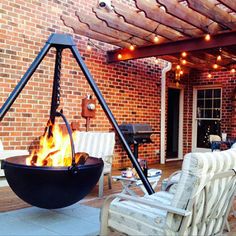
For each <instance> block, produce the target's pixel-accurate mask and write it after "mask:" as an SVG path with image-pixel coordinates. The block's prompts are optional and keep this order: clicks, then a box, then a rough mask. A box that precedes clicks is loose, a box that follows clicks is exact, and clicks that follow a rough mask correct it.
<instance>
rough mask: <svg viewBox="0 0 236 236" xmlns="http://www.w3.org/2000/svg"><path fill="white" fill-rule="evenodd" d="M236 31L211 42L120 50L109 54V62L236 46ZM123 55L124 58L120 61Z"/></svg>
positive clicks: (186, 41)
mask: <svg viewBox="0 0 236 236" xmlns="http://www.w3.org/2000/svg"><path fill="white" fill-rule="evenodd" d="M235 38H236V31H233V32H229V33H224V34H218V35H215V36H214V37H212V39H211V40H210V41H205V40H204V38H202V37H201V38H195V39H186V40H181V41H176V42H171V43H164V44H161V45H151V46H145V47H139V48H138V47H137V48H136V50H134V51H130V50H129V49H126V48H125V49H118V50H113V51H108V52H107V62H118V61H125V60H132V59H138V58H145V57H158V56H163V55H171V54H175V53H181V52H183V51H188V52H191V51H198V50H207V49H210V48H217V47H225V46H231V45H235ZM119 54H121V55H122V58H121V59H118V55H119Z"/></svg>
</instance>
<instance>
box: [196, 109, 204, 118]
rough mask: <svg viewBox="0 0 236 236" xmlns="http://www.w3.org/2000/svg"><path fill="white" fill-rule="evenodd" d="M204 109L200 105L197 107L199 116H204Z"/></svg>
mask: <svg viewBox="0 0 236 236" xmlns="http://www.w3.org/2000/svg"><path fill="white" fill-rule="evenodd" d="M204 117H205V116H204V109H202V108H200V107H198V108H197V118H204Z"/></svg>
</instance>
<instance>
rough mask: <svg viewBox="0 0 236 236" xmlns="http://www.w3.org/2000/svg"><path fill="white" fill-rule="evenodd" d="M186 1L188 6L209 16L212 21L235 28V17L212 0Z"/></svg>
mask: <svg viewBox="0 0 236 236" xmlns="http://www.w3.org/2000/svg"><path fill="white" fill-rule="evenodd" d="M187 2H188V5H189V7H190V8H192V9H193V10H195V11H197V12H199V13H201V14H203V15H205V16H206V17H209V18H210V19H212V20H213V21H215V22H218V23H219V24H221V25H223V26H225V27H228V28H230V29H235V28H236V17H235V16H233V15H230V14H228V13H227V12H225V11H224V10H223V9H221V8H219V7H218V6H216V5H215V4H213V3H212V2H209V1H208V0H197V1H196V0H187Z"/></svg>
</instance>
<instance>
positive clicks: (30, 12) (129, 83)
mask: <svg viewBox="0 0 236 236" xmlns="http://www.w3.org/2000/svg"><path fill="white" fill-rule="evenodd" d="M1 4H2V6H1V10H0V13H1V15H2V17H1V19H0V24H1V29H0V60H1V68H0V78H1V79H0V106H2V104H3V103H4V101H5V100H6V99H7V97H8V96H9V94H10V92H11V91H12V90H13V88H14V87H15V85H16V84H17V83H18V82H19V80H20V78H21V77H22V76H23V75H24V73H25V72H26V70H27V69H28V67H29V66H30V64H31V63H32V61H33V60H34V58H35V57H36V55H37V54H38V52H39V51H40V49H41V48H42V47H43V46H44V43H45V42H46V40H47V38H48V37H49V35H50V34H51V33H54V32H56V33H70V34H72V35H73V37H74V40H75V42H76V44H77V46H78V49H79V51H80V53H81V55H82V56H83V58H84V60H85V63H86V65H87V66H88V68H89V70H90V72H91V74H92V75H93V77H94V80H95V81H96V83H97V84H98V86H99V88H100V90H101V92H102V94H103V95H104V97H105V99H106V101H107V103H108V105H109V107H110V109H111V111H112V112H113V114H114V116H115V117H116V119H117V121H118V123H122V122H132V123H135V122H137V123H138V122H139V123H149V124H150V125H151V126H152V128H153V129H154V130H155V131H159V130H160V113H159V109H160V70H159V67H158V66H157V65H156V64H155V63H154V60H153V59H145V60H135V61H129V62H121V63H117V64H107V63H106V57H105V56H106V52H105V51H106V50H107V49H111V46H109V45H106V44H104V43H101V42H96V41H93V42H94V43H95V44H96V45H97V46H98V47H99V49H98V48H96V47H93V49H92V51H91V52H89V51H87V50H86V43H87V39H86V38H84V37H81V36H79V35H75V34H74V33H73V32H72V29H70V28H67V27H66V26H64V25H63V22H62V21H61V20H60V15H61V14H65V15H69V16H71V17H72V18H75V15H74V13H75V11H88V12H91V9H92V7H94V6H96V4H97V1H96V0H89V1H86V5H85V4H84V1H82V0H78V1H69V0H68V1H59V0H54V1H38V0H35V1H20V0H15V1H14V0H13V1H12V0H11V1H10V0H3V1H2V2H1ZM54 52H55V50H54V49H51V50H50V52H49V54H48V55H47V56H46V57H45V59H44V60H43V62H42V63H41V64H40V66H39V68H38V69H37V70H36V72H35V73H34V75H33V76H32V78H31V79H30V81H29V82H28V84H27V85H26V87H25V88H24V89H23V91H22V92H21V94H20V96H19V97H18V98H17V100H16V101H15V103H14V104H13V106H12V108H11V109H10V111H9V112H8V113H7V114H6V116H5V117H4V119H3V121H2V122H1V127H0V137H1V139H2V141H3V144H4V147H5V148H6V149H19V148H29V146H30V145H31V143H32V141H33V140H34V139H35V138H37V137H38V136H40V135H41V134H42V132H43V129H44V126H45V125H46V123H47V120H48V118H49V111H50V103H51V91H52V79H53V68H54V60H55V59H54ZM62 61H63V62H62V65H63V66H62V76H61V87H62V93H61V106H60V107H61V108H63V110H64V114H65V115H66V116H67V118H68V120H69V121H70V122H71V121H79V122H80V123H81V129H82V130H85V119H83V118H81V100H82V98H84V97H85V96H86V94H88V93H91V89H90V87H89V86H88V84H87V81H86V79H85V78H84V76H83V74H82V73H81V71H80V69H79V67H78V66H77V64H76V62H75V60H74V59H73V57H72V55H71V54H70V52H69V50H65V51H64V52H63V60H62ZM110 129H111V125H110V124H109V122H108V121H107V118H106V117H105V115H104V113H103V111H102V109H101V107H100V106H98V109H97V112H96V118H95V119H93V120H92V121H91V130H104V131H107V130H110ZM153 141H154V143H153V144H148V145H145V146H142V147H140V157H144V156H145V157H147V158H148V159H149V162H150V163H151V162H157V160H158V157H157V156H156V155H155V150H157V149H159V135H158V134H155V135H153ZM114 165H115V166H117V167H118V166H124V165H130V164H129V161H128V159H127V157H126V154H125V153H124V151H122V148H121V146H120V144H119V141H118V140H117V145H116V151H115V160H114Z"/></svg>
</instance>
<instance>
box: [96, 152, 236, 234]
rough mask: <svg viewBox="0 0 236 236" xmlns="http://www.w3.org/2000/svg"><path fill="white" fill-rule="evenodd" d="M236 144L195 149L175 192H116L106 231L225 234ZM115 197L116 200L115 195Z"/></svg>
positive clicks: (104, 221) (104, 220) (106, 213)
mask: <svg viewBox="0 0 236 236" xmlns="http://www.w3.org/2000/svg"><path fill="white" fill-rule="evenodd" d="M235 169H236V149H234V148H232V149H229V150H226V151H222V152H207V153H189V154H187V155H186V156H185V158H184V161H183V165H182V170H181V174H180V179H179V182H178V183H177V186H176V191H175V193H170V192H167V191H161V192H156V193H154V194H152V195H148V196H144V197H133V196H127V195H124V194H118V195H113V196H110V197H109V198H107V199H106V201H105V202H104V205H103V208H102V212H101V232H100V235H109V231H110V230H115V231H119V232H121V233H125V234H128V235H215V234H222V231H223V228H224V226H225V224H226V220H227V216H228V214H229V210H230V207H231V205H232V201H233V197H234V193H235V187H236V175H235ZM114 198H115V200H114V201H113V199H114Z"/></svg>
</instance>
